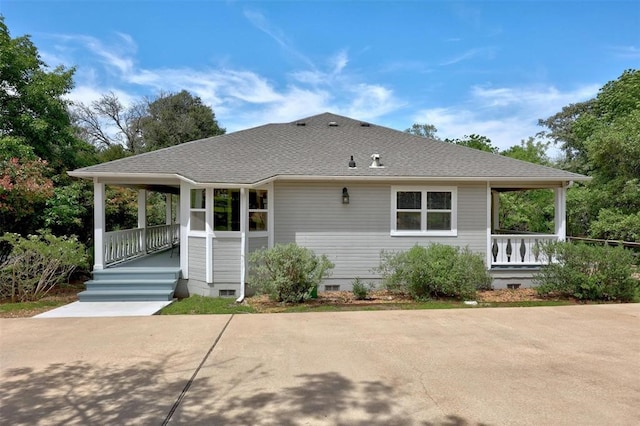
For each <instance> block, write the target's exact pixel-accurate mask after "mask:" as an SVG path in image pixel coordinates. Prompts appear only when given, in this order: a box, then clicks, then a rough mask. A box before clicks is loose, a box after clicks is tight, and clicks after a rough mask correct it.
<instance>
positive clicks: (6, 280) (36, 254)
mask: <svg viewBox="0 0 640 426" xmlns="http://www.w3.org/2000/svg"><path fill="white" fill-rule="evenodd" d="M2 240H5V241H8V242H9V244H11V245H12V246H13V249H12V251H11V254H10V255H9V259H8V260H7V261H6V262H5V263H4V264H3V265H2V267H1V269H0V297H2V298H11V300H12V301H14V302H16V301H20V302H25V301H31V300H37V299H40V298H42V297H44V296H46V294H47V293H48V292H49V291H51V289H53V288H54V287H55V286H56V285H57V284H60V283H62V282H64V281H65V280H66V279H67V278H68V277H69V275H70V274H71V273H72V272H73V271H74V269H76V268H77V267H85V266H86V260H87V256H86V253H85V248H84V246H83V245H82V244H80V243H79V242H78V240H77V239H76V238H75V237H71V238H67V237H56V236H54V235H51V234H50V233H48V232H43V231H40V232H39V233H38V235H29V236H28V237H26V238H24V237H21V236H20V235H18V234H5V235H4V236H3V237H2Z"/></svg>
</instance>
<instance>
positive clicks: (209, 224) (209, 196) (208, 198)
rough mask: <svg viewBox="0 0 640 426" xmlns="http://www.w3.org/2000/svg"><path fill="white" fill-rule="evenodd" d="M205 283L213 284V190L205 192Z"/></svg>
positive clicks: (209, 189) (208, 189)
mask: <svg viewBox="0 0 640 426" xmlns="http://www.w3.org/2000/svg"><path fill="white" fill-rule="evenodd" d="M204 205H205V212H206V213H205V230H206V240H205V281H206V282H207V283H208V284H213V250H215V248H214V247H213V240H214V239H213V188H207V189H206V190H205V200H204Z"/></svg>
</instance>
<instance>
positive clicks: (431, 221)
mask: <svg viewBox="0 0 640 426" xmlns="http://www.w3.org/2000/svg"><path fill="white" fill-rule="evenodd" d="M391 197H392V200H391V209H392V212H391V213H392V217H391V234H392V235H427V236H456V235H457V231H458V230H457V217H456V213H457V189H456V188H452V187H393V188H392V189H391Z"/></svg>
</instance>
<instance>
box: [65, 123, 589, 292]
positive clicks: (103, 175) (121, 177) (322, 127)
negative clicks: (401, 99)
mask: <svg viewBox="0 0 640 426" xmlns="http://www.w3.org/2000/svg"><path fill="white" fill-rule="evenodd" d="M70 175H71V176H75V177H79V178H84V179H92V180H93V182H94V188H95V194H94V196H95V264H94V271H96V273H99V272H98V271H101V270H108V269H110V268H115V269H117V268H116V267H117V266H118V265H120V263H119V262H122V261H123V260H127V259H129V258H131V257H137V256H142V255H145V254H147V253H149V252H151V251H154V250H158V249H163V248H167V247H172V246H173V251H175V252H176V256H175V257H176V258H177V257H178V253H177V252H178V251H179V270H180V273H181V277H182V279H181V285H180V286H179V287H178V291H182V292H183V293H184V292H188V293H190V294H194V293H196V294H201V295H210V296H218V295H226V296H232V295H235V296H236V297H238V298H239V299H242V298H243V297H244V295H245V286H246V284H247V283H246V277H247V270H246V268H247V262H246V259H247V255H248V254H249V253H251V252H252V251H254V250H257V249H260V248H263V247H272V246H273V245H274V244H277V243H290V242H295V243H297V244H298V245H301V246H305V247H308V248H310V249H312V250H313V251H314V252H316V253H317V254H326V255H327V256H328V257H329V259H330V260H331V261H332V262H334V263H335V268H334V270H333V273H332V275H331V277H330V278H328V279H326V280H325V282H324V284H323V287H322V288H321V290H335V289H341V290H347V289H350V286H351V284H350V283H351V281H352V280H353V278H354V277H360V278H363V279H367V280H376V279H378V278H379V277H378V276H377V275H376V274H375V273H374V272H372V268H374V267H376V266H377V265H378V264H379V260H380V252H381V250H405V249H408V248H410V247H412V246H413V245H415V244H421V245H423V244H428V243H443V244H451V245H456V246H468V247H469V248H470V249H471V250H473V251H475V252H478V253H481V254H482V255H483V256H484V258H485V259H486V265H487V268H488V269H489V270H490V271H491V274H492V275H493V276H494V286H495V287H497V288H499V287H505V286H507V285H508V284H514V283H517V284H523V285H525V286H526V285H528V284H530V279H531V276H532V272H533V271H535V269H536V268H537V267H538V265H539V264H540V259H539V258H538V256H537V251H536V250H535V247H536V245H537V244H540V243H542V242H544V241H550V240H554V241H555V240H563V239H564V238H565V233H566V231H565V230H566V225H565V216H566V215H565V201H566V190H567V187H568V186H569V185H571V183H572V182H575V181H584V180H587V179H588V178H587V177H586V176H582V175H579V174H574V173H569V172H566V171H562V170H558V169H554V168H550V167H544V166H540V165H535V164H531V163H527V162H523V161H519V160H515V159H511V158H507V157H504V156H500V155H495V154H490V153H487V152H482V151H478V150H474V149H470V148H466V147H462V146H458V145H453V144H450V143H446V142H441V141H435V140H430V139H426V138H422V137H418V136H415V135H412V134H409V133H405V132H401V131H397V130H393V129H389V128H386V127H382V126H378V125H374V124H372V123H367V122H362V121H359V120H356V119H352V118H348V117H343V116H340V115H335V114H331V113H323V114H319V115H315V116H312V117H307V118H303V119H300V120H297V121H294V122H290V123H281V124H266V125H263V126H259V127H255V128H251V129H248V130H242V131H238V132H234V133H229V134H226V135H221V136H216V137H212V138H207V139H202V140H197V141H193V142H188V143H184V144H181V145H177V146H173V147H170V148H165V149H161V150H158V151H154V152H149V153H145V154H140V155H136V156H133V157H128V158H123V159H120V160H116V161H111V162H108V163H104V164H99V165H95V166H91V167H86V168H82V169H78V170H75V171H73V172H70ZM105 185H121V186H127V187H135V188H138V190H139V195H140V202H139V218H140V220H139V226H138V228H136V229H131V230H124V231H108V230H105V215H104V205H105ZM536 188H549V189H551V190H553V191H554V193H555V197H554V200H555V201H554V208H555V231H554V233H553V234H535V235H534V234H522V233H515V232H509V231H504V230H501V229H500V226H499V225H500V224H499V223H498V217H499V216H498V212H499V209H500V205H499V197H498V194H499V193H500V192H501V191H524V190H529V189H536ZM146 191H160V192H163V193H165V194H167V195H166V196H167V199H168V200H171V198H172V197H174V196H178V197H179V211H178V212H177V214H175V215H173V214H172V212H171V211H170V206H171V204H172V203H171V202H169V203H167V206H169V209H168V212H167V224H166V225H163V226H159V227H147V226H146V220H145V215H146V213H145V202H144V199H145V194H146ZM173 216H177V220H176V221H175V222H176V223H173V221H172V220H171V218H172V217H173ZM176 243H179V246H178V245H177V244H176ZM178 247H179V248H178ZM172 256H173V253H172Z"/></svg>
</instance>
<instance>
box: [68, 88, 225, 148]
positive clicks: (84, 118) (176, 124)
mask: <svg viewBox="0 0 640 426" xmlns="http://www.w3.org/2000/svg"><path fill="white" fill-rule="evenodd" d="M72 117H73V121H74V123H75V125H76V128H77V134H78V136H79V137H81V138H83V139H84V140H85V141H87V142H89V143H91V144H93V145H94V146H96V147H97V148H98V149H99V150H100V151H101V154H100V155H101V156H102V157H104V159H105V160H111V159H117V158H121V157H124V156H127V155H131V154H139V153H141V152H148V151H153V150H156V149H159V148H165V147H168V146H173V145H178V144H181V143H184V142H188V141H191V140H196V139H202V138H206V137H211V136H216V135H221V134H223V133H224V132H225V129H223V128H221V127H220V126H219V125H218V122H217V121H216V118H215V114H214V112H213V110H212V109H211V108H210V107H209V106H206V105H204V104H203V103H202V100H201V99H200V98H199V97H197V96H193V95H191V94H190V93H189V92H187V91H186V90H183V91H181V92H178V93H161V94H160V95H158V96H157V97H156V98H155V99H143V100H140V101H137V102H135V103H134V104H133V105H131V106H130V107H126V106H125V105H124V104H122V102H121V101H120V100H119V99H118V97H117V95H116V94H115V93H113V92H110V93H106V94H103V95H102V96H101V97H100V99H98V100H96V101H94V102H92V103H91V105H85V104H82V103H78V104H77V105H75V106H74V107H73V108H72Z"/></svg>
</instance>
